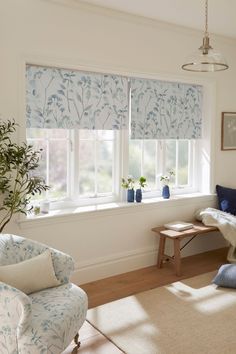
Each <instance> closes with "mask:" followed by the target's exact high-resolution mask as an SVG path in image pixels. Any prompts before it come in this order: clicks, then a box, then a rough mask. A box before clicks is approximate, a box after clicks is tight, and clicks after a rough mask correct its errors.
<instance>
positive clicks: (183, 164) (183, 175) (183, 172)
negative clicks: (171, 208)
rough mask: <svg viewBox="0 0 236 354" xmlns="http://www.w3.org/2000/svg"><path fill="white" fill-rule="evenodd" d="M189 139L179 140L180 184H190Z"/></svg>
mask: <svg viewBox="0 0 236 354" xmlns="http://www.w3.org/2000/svg"><path fill="white" fill-rule="evenodd" d="M188 146H189V144H188V140H180V141H179V149H178V153H179V157H178V162H179V164H178V182H179V184H180V185H187V184H188V164H189V161H188V156H189V149H188Z"/></svg>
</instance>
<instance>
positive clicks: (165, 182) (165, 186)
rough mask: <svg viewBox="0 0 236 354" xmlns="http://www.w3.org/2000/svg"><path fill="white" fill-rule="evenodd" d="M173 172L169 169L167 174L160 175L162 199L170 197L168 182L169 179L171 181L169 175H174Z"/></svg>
mask: <svg viewBox="0 0 236 354" xmlns="http://www.w3.org/2000/svg"><path fill="white" fill-rule="evenodd" d="M174 175H175V173H174V171H172V170H171V171H169V172H168V174H167V175H165V176H161V177H160V181H161V182H162V185H163V187H162V197H163V198H164V199H169V198H170V187H169V184H170V181H171V177H172V176H174Z"/></svg>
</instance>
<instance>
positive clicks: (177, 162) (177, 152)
mask: <svg viewBox="0 0 236 354" xmlns="http://www.w3.org/2000/svg"><path fill="white" fill-rule="evenodd" d="M175 144H176V145H175V146H176V149H175V151H176V152H175V187H178V186H179V140H176V142H175Z"/></svg>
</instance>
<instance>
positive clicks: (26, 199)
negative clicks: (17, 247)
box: [0, 120, 49, 233]
mask: <svg viewBox="0 0 236 354" xmlns="http://www.w3.org/2000/svg"><path fill="white" fill-rule="evenodd" d="M16 126H17V124H16V123H15V122H14V121H10V120H8V121H1V120H0V198H1V204H0V233H1V232H2V231H3V229H4V228H5V226H6V225H7V224H8V223H9V221H10V220H11V218H12V216H13V214H15V213H23V214H26V212H27V211H30V210H31V209H33V207H32V206H31V207H30V206H29V204H30V198H31V196H32V195H35V194H37V193H41V192H42V191H46V190H47V189H49V187H48V186H47V185H46V184H45V183H44V181H43V180H42V178H40V177H37V176H34V175H33V173H34V171H35V170H36V169H37V168H38V166H39V164H38V163H39V158H40V155H41V150H38V151H34V149H33V147H32V146H31V145H27V144H25V143H22V144H20V145H19V144H17V143H14V142H13V141H12V134H14V133H15V131H16Z"/></svg>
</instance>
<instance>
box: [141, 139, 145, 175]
mask: <svg viewBox="0 0 236 354" xmlns="http://www.w3.org/2000/svg"><path fill="white" fill-rule="evenodd" d="M143 165H144V140H141V176H143V175H144V173H143Z"/></svg>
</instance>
